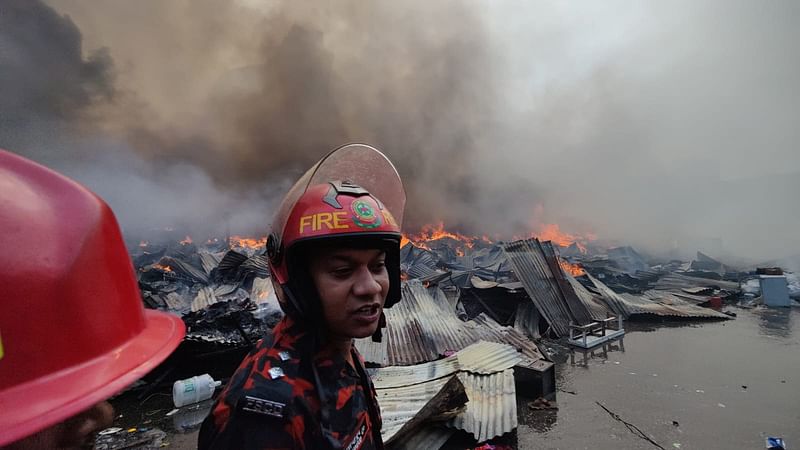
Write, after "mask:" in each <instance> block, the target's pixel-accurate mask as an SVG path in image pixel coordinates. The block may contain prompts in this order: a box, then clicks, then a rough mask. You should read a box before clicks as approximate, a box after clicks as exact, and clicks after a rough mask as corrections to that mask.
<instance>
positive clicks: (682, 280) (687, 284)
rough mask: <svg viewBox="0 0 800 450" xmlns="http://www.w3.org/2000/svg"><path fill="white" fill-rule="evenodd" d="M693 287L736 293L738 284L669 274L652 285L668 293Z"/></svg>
mask: <svg viewBox="0 0 800 450" xmlns="http://www.w3.org/2000/svg"><path fill="white" fill-rule="evenodd" d="M695 287H716V288H719V289H725V290H727V291H738V290H739V283H735V282H732V281H722V280H711V279H708V278H697V277H689V276H686V275H681V274H679V273H670V274H667V275H664V276H663V277H661V278H660V279H659V280H658V281H657V282H656V283H655V285H654V288H655V289H658V290H668V291H669V290H681V289H684V288H695Z"/></svg>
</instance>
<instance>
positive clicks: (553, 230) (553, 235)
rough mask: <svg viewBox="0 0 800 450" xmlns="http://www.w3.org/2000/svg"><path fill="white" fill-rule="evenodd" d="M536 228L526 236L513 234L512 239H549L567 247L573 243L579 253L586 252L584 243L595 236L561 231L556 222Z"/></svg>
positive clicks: (594, 238)
mask: <svg viewBox="0 0 800 450" xmlns="http://www.w3.org/2000/svg"><path fill="white" fill-rule="evenodd" d="M536 228H537V229H538V230H537V231H535V232H532V233H530V234H529V235H528V236H514V239H529V238H533V237H535V238H537V239H539V240H540V241H550V242H552V243H553V244H555V245H558V246H559V247H569V246H570V245H572V244H575V245H576V246H577V247H578V250H580V252H581V253H586V251H587V250H586V243H587V242H589V241H594V240H596V239H597V236H596V235H595V234H594V233H585V234H582V235H581V234H571V233H566V232H564V231H561V227H560V226H559V225H558V224H557V223H545V224H541V225H539V226H537V227H536Z"/></svg>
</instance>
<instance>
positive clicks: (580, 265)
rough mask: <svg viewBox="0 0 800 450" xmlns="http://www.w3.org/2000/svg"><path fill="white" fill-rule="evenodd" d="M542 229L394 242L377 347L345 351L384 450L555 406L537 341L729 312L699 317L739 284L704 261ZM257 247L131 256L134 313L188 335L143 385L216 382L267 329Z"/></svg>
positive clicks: (171, 248)
mask: <svg viewBox="0 0 800 450" xmlns="http://www.w3.org/2000/svg"><path fill="white" fill-rule="evenodd" d="M547 229H549V230H551V231H552V232H554V233H556V234H555V235H551V236H549V237H550V239H549V240H544V239H540V238H537V237H521V238H519V239H514V240H510V241H508V242H506V241H499V240H495V239H493V238H490V237H488V236H468V235H464V234H460V233H457V232H453V231H447V230H446V229H445V227H444V226H443V225H442V224H439V225H436V226H430V227H424V228H422V229H421V231H420V232H419V233H417V234H411V235H407V236H404V239H403V242H402V248H401V253H400V258H401V270H402V274H403V278H404V282H403V288H402V296H403V301H402V302H401V303H400V304H398V305H396V306H395V307H393V308H391V309H388V310H386V312H385V313H386V322H387V323H386V329H385V330H384V333H383V339H381V341H380V342H375V341H373V340H372V339H370V338H365V339H360V340H357V341H356V346H357V348H358V349H359V351H360V353H361V354H362V355H363V356H364V358H365V360H366V362H367V363H368V365H369V366H370V367H372V369H370V370H371V375H372V376H373V379H374V380H375V384H376V388H377V390H378V398H379V399H380V403H381V406H382V410H383V411H384V417H385V419H384V420H385V427H384V430H383V433H384V439H385V440H386V442H388V443H389V444H390V445H391V446H393V447H395V448H411V447H409V446H412V447H413V446H414V445H417V444H418V443H419V442H418V441H420V442H425V445H426V446H430V445H434V444H435V445H434V446H436V445H442V444H443V443H444V442H446V441H447V440H448V439H456V437H459V438H460V439H464V438H465V437H468V439H471V440H473V441H474V442H484V441H487V440H500V441H502V440H503V439H507V437H505V436H507V435H508V433H509V432H512V431H513V430H514V429H515V428H516V426H517V421H516V417H517V410H516V405H517V404H516V400H515V399H516V396H517V395H522V396H523V397H532V398H539V397H543V398H545V399H548V400H553V399H554V397H555V372H554V370H555V366H554V363H553V362H552V361H551V360H550V355H549V354H548V349H547V348H544V347H540V345H542V342H544V341H542V340H543V339H546V340H547V342H553V340H562V342H563V343H564V344H565V345H568V344H572V345H574V346H576V347H584V348H586V347H592V346H595V345H598V344H599V343H602V342H604V341H607V340H609V339H614V338H617V337H619V336H621V335H622V334H623V333H624V328H623V326H622V323H623V321H628V320H656V321H663V320H729V319H731V315H733V314H731V315H729V314H726V313H724V312H722V311H721V309H720V308H718V307H717V308H709V307H707V306H720V305H721V304H722V303H726V302H727V303H730V302H734V301H739V300H740V298H741V297H742V290H741V289H740V281H741V279H742V277H744V276H746V274H744V273H740V272H735V271H733V270H731V269H730V268H728V267H726V266H724V265H722V264H719V263H715V262H714V260H713V259H712V258H710V257H709V256H707V255H704V254H701V253H698V257H697V259H696V260H695V261H692V262H680V261H669V262H667V263H656V264H651V263H649V262H648V260H647V259H646V258H645V257H644V256H642V255H641V254H639V253H638V252H637V251H636V250H634V249H633V248H631V247H615V248H609V249H602V248H600V247H599V246H597V245H595V244H594V243H592V242H588V241H581V240H576V239H575V237H574V236H570V235H563V236H562V235H558V233H559V229H558V228H557V227H550V228H547ZM264 246H265V240H264V239H256V238H243V237H229V238H227V239H210V240H206V241H203V242H193V241H192V239H191V238H190V237H188V236H187V237H186V238H184V239H182V240H180V241H177V242H171V243H166V244H156V243H151V242H145V241H142V242H139V243H138V244H135V245H133V246H132V247H133V248H132V250H133V252H132V253H133V259H134V265H135V267H136V270H137V274H138V278H139V283H140V287H141V290H142V296H143V301H144V303H145V304H146V305H147V306H148V307H150V308H156V309H161V310H166V311H170V312H173V313H175V314H178V315H180V316H181V317H182V318H183V320H184V321H185V322H186V325H187V336H186V339H185V341H184V343H183V344H182V346H181V348H180V349H179V351H177V352H176V353H175V355H174V356H173V357H171V358H170V360H168V361H167V362H166V363H165V364H164V365H163V367H162V370H161V371H160V372H158V371H157V372H156V373H155V374H154V375H153V378H154V380H152V381H154V382H155V383H154V384H158V383H157V382H159V381H162V380H165V379H166V378H167V377H169V378H170V379H174V378H179V377H181V376H184V375H185V376H189V375H192V374H195V373H203V372H208V373H212V374H213V375H214V376H215V377H216V378H218V379H223V380H225V379H226V378H227V377H229V376H230V374H231V373H232V371H233V370H234V368H235V366H236V364H237V363H238V361H239V360H240V358H241V357H242V355H243V354H245V353H246V352H247V351H249V350H250V348H251V347H252V346H253V345H254V343H255V342H256V340H258V339H259V338H260V336H261V335H262V334H263V333H264V332H265V331H267V330H269V329H270V328H271V327H273V326H274V325H275V323H277V321H278V320H279V319H280V317H281V315H282V313H281V310H280V307H279V306H278V303H277V298H276V297H275V293H274V291H273V287H272V283H271V280H270V279H269V269H268V266H267V259H266V256H265V250H264ZM745 284H746V283H745ZM745 295H750V294H745ZM751 296H752V295H751ZM409 399H414V400H413V401H410V400H409Z"/></svg>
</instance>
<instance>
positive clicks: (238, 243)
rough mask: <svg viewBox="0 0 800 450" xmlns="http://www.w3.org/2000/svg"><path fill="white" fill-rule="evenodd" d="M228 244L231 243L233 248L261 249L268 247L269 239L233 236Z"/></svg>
mask: <svg viewBox="0 0 800 450" xmlns="http://www.w3.org/2000/svg"><path fill="white" fill-rule="evenodd" d="M228 242H230V246H231V247H239V248H252V249H259V248H264V247H265V246H266V245H267V237H266V236H264V237H260V238H251V237H245V236H231V237H230V240H229V241H228Z"/></svg>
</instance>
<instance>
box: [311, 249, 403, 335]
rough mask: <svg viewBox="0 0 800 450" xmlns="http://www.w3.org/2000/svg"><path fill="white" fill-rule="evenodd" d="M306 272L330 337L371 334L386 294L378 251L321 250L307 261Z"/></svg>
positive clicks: (385, 277)
mask: <svg viewBox="0 0 800 450" xmlns="http://www.w3.org/2000/svg"><path fill="white" fill-rule="evenodd" d="M310 269H311V278H312V279H313V280H314V284H315V286H316V287H317V291H318V292H319V295H320V299H321V300H322V310H323V315H324V317H325V322H326V323H327V325H328V329H329V331H330V333H331V334H333V337H338V338H345V339H350V338H363V337H367V336H371V335H372V334H373V333H375V330H377V329H378V322H379V319H380V317H381V312H382V311H383V303H384V301H385V300H386V295H387V294H388V292H389V273H388V272H387V270H386V254H385V253H384V252H383V251H382V250H377V249H366V250H360V249H359V250H356V249H324V250H321V251H320V252H319V253H317V254H316V255H315V256H313V257H312V258H311V261H310Z"/></svg>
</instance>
